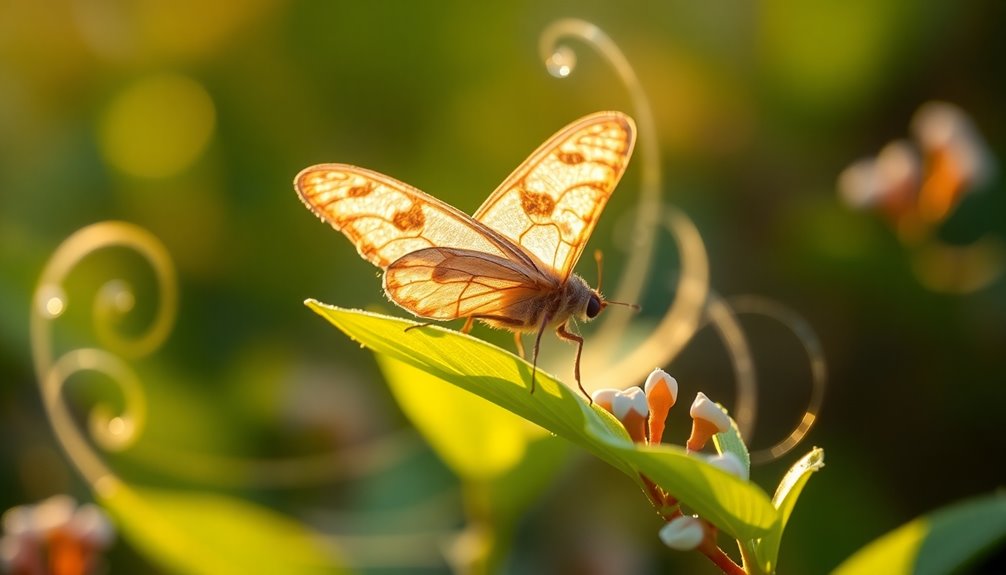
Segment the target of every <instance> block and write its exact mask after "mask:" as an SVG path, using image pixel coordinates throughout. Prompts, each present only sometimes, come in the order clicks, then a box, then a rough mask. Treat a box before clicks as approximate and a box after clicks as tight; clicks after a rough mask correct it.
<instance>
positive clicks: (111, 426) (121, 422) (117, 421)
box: [108, 417, 130, 436]
mask: <svg viewBox="0 0 1006 575" xmlns="http://www.w3.org/2000/svg"><path fill="white" fill-rule="evenodd" d="M129 428H130V425H129V422H127V421H126V420H125V419H123V418H121V417H113V418H112V419H110V420H108V432H109V433H111V434H112V435H116V436H122V435H128V434H129Z"/></svg>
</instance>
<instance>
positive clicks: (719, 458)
mask: <svg viewBox="0 0 1006 575" xmlns="http://www.w3.org/2000/svg"><path fill="white" fill-rule="evenodd" d="M706 461H708V462H709V465H712V466H713V467H716V468H718V469H722V470H723V471H726V472H727V473H729V474H731V475H734V476H736V477H740V478H741V479H743V480H744V481H747V480H748V469H747V467H745V466H744V464H743V463H741V460H740V458H739V457H737V456H736V455H735V454H733V453H731V452H729V451H727V452H724V453H720V454H719V455H711V456H710V457H709V459H707V460H706Z"/></svg>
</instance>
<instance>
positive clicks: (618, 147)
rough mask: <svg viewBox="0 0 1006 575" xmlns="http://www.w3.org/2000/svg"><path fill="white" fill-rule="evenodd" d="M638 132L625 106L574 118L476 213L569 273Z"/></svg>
mask: <svg viewBox="0 0 1006 575" xmlns="http://www.w3.org/2000/svg"><path fill="white" fill-rule="evenodd" d="M635 132H636V129H635V124H633V122H632V119H631V118H629V117H628V116H626V115H625V114H622V113H620V112H599V113H596V114H591V115H589V116H585V117H583V118H581V119H579V120H577V121H576V122H573V123H572V124H570V125H568V126H566V127H565V128H563V129H562V130H560V131H559V132H558V133H557V134H555V135H554V136H552V137H551V138H550V139H549V140H548V141H547V142H545V143H544V144H542V145H541V147H539V148H538V149H537V150H536V151H535V152H534V153H533V154H531V157H529V158H528V159H527V160H525V161H524V163H523V164H521V165H520V166H519V167H518V168H517V169H516V170H515V171H514V172H513V173H512V174H510V176H509V177H508V178H507V179H506V180H505V181H504V182H503V183H502V184H500V186H499V187H498V188H496V191H495V192H493V193H492V195H490V196H489V198H488V199H487V200H486V201H485V203H483V204H482V207H480V208H479V209H478V211H476V212H475V215H474V218H475V219H476V220H478V221H480V222H482V223H483V224H485V225H486V226H488V227H490V228H492V229H493V230H495V231H496V232H498V233H499V234H500V235H502V236H504V237H506V238H508V239H510V240H511V241H513V242H514V243H515V244H517V245H519V246H521V247H522V248H523V249H524V250H526V251H527V252H528V253H530V254H533V255H534V256H535V257H536V258H537V259H538V260H540V261H541V262H542V263H544V264H545V265H546V266H549V267H550V268H552V269H553V270H555V273H557V274H558V276H559V277H560V278H562V279H563V280H565V279H566V278H567V277H569V274H570V272H571V271H572V270H573V266H574V265H576V261H577V260H578V259H579V258H580V254H581V253H582V252H583V248H584V245H586V243H587V240H588V239H589V238H590V233H591V232H592V231H593V230H594V224H595V223H596V222H597V218H598V217H600V215H601V211H602V210H603V209H604V205H605V203H607V201H608V197H609V196H611V192H612V191H614V189H615V185H616V184H618V180H619V179H620V178H621V177H622V174H623V173H624V172H625V167H626V165H627V164H628V162H629V157H630V156H631V155H632V147H633V144H634V142H635Z"/></svg>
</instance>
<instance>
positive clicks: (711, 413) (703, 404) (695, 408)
mask: <svg viewBox="0 0 1006 575" xmlns="http://www.w3.org/2000/svg"><path fill="white" fill-rule="evenodd" d="M688 413H689V415H691V416H692V419H701V420H703V421H708V422H709V423H711V424H712V425H713V426H714V427H715V428H716V432H717V433H723V432H724V431H726V430H728V429H730V416H728V415H727V414H726V413H724V412H723V409H722V408H720V406H718V405H716V404H715V403H713V402H712V401H711V400H710V399H709V398H708V397H706V394H704V393H702V392H701V391H700V392H699V393H698V394H697V395H696V396H695V401H693V402H692V408H691V409H690V410H688Z"/></svg>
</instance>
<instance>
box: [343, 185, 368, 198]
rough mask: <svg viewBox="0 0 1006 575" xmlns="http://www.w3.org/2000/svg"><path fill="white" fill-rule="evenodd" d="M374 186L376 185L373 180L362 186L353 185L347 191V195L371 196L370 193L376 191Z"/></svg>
mask: <svg viewBox="0 0 1006 575" xmlns="http://www.w3.org/2000/svg"><path fill="white" fill-rule="evenodd" d="M374 187H375V186H374V183H373V182H367V183H366V184H364V185H362V186H353V187H351V188H349V190H348V191H347V192H346V195H347V196H349V197H351V198H363V197H366V196H369V195H370V193H371V192H373V191H374Z"/></svg>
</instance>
